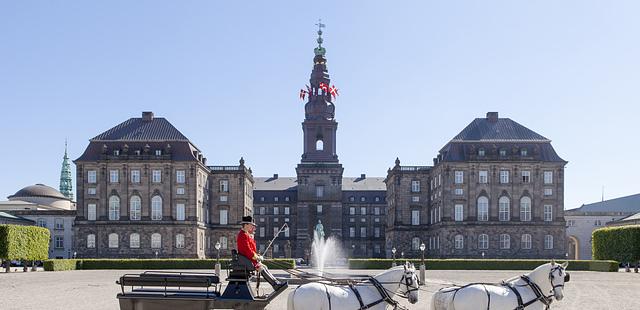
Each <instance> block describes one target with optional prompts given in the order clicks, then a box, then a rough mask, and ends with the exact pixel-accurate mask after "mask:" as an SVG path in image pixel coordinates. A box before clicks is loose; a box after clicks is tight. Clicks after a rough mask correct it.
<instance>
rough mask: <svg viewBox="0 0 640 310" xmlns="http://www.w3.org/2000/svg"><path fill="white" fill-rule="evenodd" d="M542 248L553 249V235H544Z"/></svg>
mask: <svg viewBox="0 0 640 310" xmlns="http://www.w3.org/2000/svg"><path fill="white" fill-rule="evenodd" d="M544 249H545V250H551V249H553V236H552V235H546V236H544Z"/></svg>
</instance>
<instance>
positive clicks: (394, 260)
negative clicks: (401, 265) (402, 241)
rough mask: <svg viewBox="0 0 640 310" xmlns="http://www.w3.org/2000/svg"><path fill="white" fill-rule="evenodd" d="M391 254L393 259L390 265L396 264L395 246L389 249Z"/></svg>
mask: <svg viewBox="0 0 640 310" xmlns="http://www.w3.org/2000/svg"><path fill="white" fill-rule="evenodd" d="M391 254H393V261H392V262H391V267H395V266H396V247H393V248H392V249H391Z"/></svg>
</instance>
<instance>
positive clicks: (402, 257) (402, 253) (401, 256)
mask: <svg viewBox="0 0 640 310" xmlns="http://www.w3.org/2000/svg"><path fill="white" fill-rule="evenodd" d="M400 258H401V259H404V251H402V252H400Z"/></svg>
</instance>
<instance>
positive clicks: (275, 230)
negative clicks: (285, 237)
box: [273, 227, 280, 237]
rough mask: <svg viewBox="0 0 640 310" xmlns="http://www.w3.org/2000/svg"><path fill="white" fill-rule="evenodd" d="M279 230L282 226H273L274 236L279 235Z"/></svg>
mask: <svg viewBox="0 0 640 310" xmlns="http://www.w3.org/2000/svg"><path fill="white" fill-rule="evenodd" d="M279 230H280V228H278V227H274V228H273V236H274V237H275V236H277V235H278V231H279Z"/></svg>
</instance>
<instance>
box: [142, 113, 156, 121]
mask: <svg viewBox="0 0 640 310" xmlns="http://www.w3.org/2000/svg"><path fill="white" fill-rule="evenodd" d="M142 120H143V121H145V122H150V121H152V120H153V112H142Z"/></svg>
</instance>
